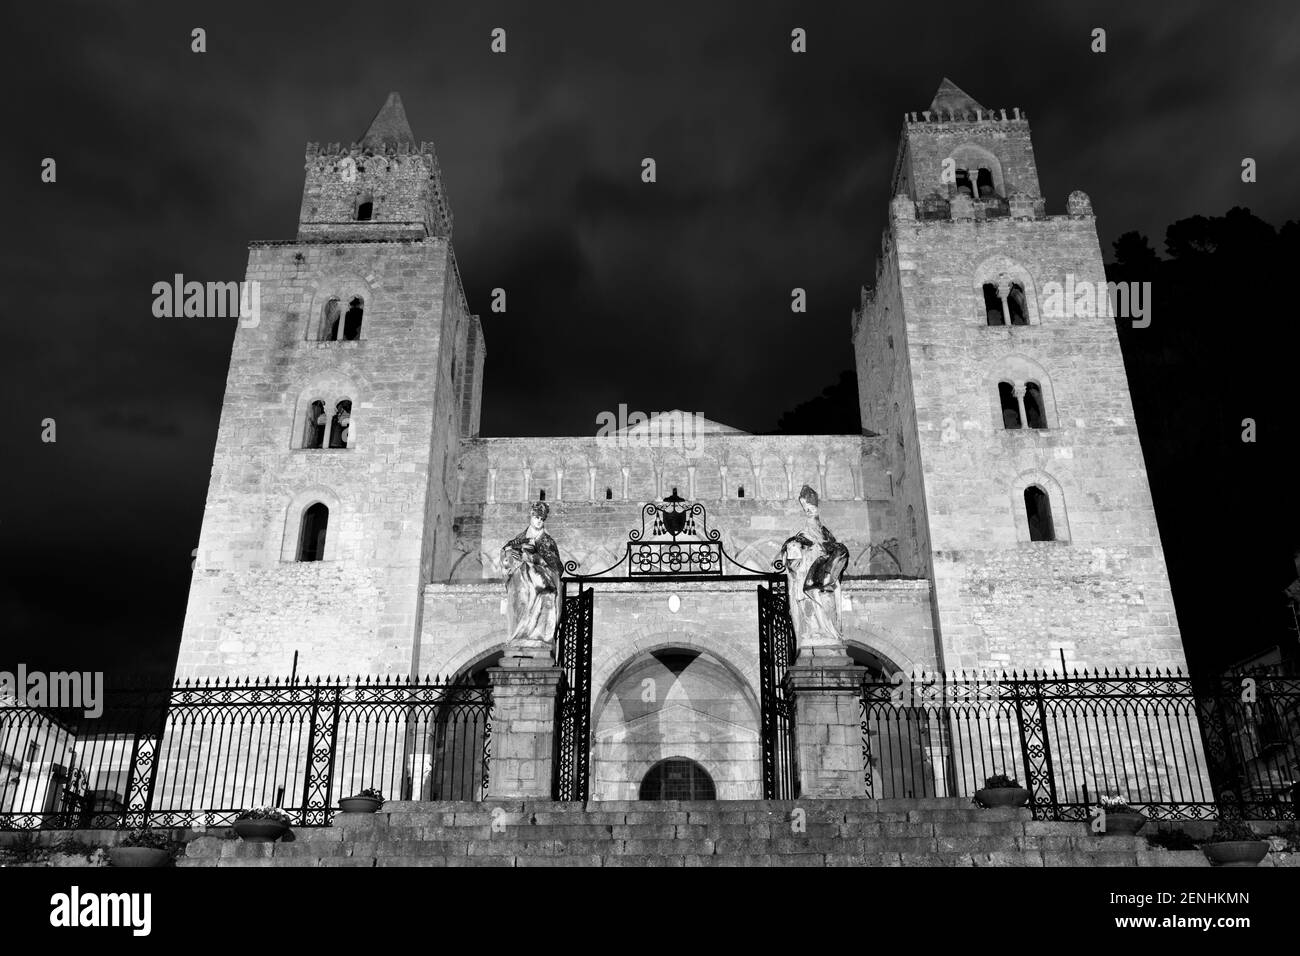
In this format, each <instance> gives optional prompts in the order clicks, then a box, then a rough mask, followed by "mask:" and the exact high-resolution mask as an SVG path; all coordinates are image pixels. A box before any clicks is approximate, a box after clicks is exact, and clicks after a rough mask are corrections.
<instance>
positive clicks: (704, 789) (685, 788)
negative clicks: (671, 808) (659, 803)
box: [640, 757, 718, 800]
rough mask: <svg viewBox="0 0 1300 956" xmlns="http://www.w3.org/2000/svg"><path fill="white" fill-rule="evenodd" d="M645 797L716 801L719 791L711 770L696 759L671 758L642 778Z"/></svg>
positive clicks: (642, 789)
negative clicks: (715, 786)
mask: <svg viewBox="0 0 1300 956" xmlns="http://www.w3.org/2000/svg"><path fill="white" fill-rule="evenodd" d="M640 798H641V799H642V800H716V799H718V795H717V791H716V790H715V789H714V787H713V778H712V777H710V776H709V772H708V771H707V770H705V769H704V768H703V767H701V766H700V765H699V764H698V763H696V762H695V761H694V760H687V759H686V758H685V757H670V758H669V759H668V760H661V761H659V762H658V763H657V764H655V765H654V766H653V767H651V768H650V770H649V772H647V773H646V775H645V778H644V779H643V780H642V781H641V794H640Z"/></svg>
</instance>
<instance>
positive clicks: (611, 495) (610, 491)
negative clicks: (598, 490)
mask: <svg viewBox="0 0 1300 956" xmlns="http://www.w3.org/2000/svg"><path fill="white" fill-rule="evenodd" d="M613 498H614V489H613V488H606V489H605V500H606V501H612V500H613Z"/></svg>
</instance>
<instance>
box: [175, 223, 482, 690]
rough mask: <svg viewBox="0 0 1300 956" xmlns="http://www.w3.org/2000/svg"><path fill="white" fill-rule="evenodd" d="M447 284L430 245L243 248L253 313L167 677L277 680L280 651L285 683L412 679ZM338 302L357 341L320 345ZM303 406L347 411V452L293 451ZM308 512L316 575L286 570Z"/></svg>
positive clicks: (437, 251) (437, 468) (442, 377)
mask: <svg viewBox="0 0 1300 956" xmlns="http://www.w3.org/2000/svg"><path fill="white" fill-rule="evenodd" d="M450 270H451V260H450V251H449V244H448V242H447V241H446V240H441V239H429V240H424V241H414V242H338V243H324V242H321V243H312V242H288V243H265V244H255V245H254V246H253V247H252V248H251V250H250V254H249V266H248V279H249V281H256V282H259V283H260V284H261V286H260V287H261V312H262V314H261V317H260V321H259V323H258V324H257V325H256V326H255V327H247V328H245V327H240V328H238V329H237V331H236V334H235V341H234V345H233V348H232V352H231V362H230V371H229V374H228V377H227V382H226V393H225V403H224V405H223V408H222V415H221V422H220V426H219V428H218V433H217V444H216V451H215V454H214V459H213V467H212V479H211V483H210V486H209V491H208V500H207V506H206V509H205V512H204V520H203V529H202V532H201V535H200V541H199V554H198V559H197V562H196V567H195V571H194V577H193V581H192V585H191V591H190V600H189V607H188V610H187V614H186V620H185V628H184V632H183V637H182V644H181V651H180V660H179V664H178V674H179V676H182V677H188V676H207V675H216V674H236V675H248V674H287V673H288V671H289V669H290V666H291V662H292V658H293V652H294V651H295V650H296V651H298V652H299V664H298V670H299V673H300V674H301V673H318V674H319V673H331V672H333V673H338V672H343V673H366V674H377V673H391V672H401V673H404V672H407V671H409V670H410V668H411V666H412V660H411V654H412V648H413V645H414V643H415V638H416V635H417V634H418V633H419V613H420V600H421V590H420V584H421V581H422V580H423V579H424V576H423V575H422V571H421V562H422V558H423V559H424V561H425V563H426V564H427V565H429V566H430V567H431V565H432V557H431V554H432V550H431V549H432V544H431V542H426V534H428V526H429V524H430V521H429V509H430V505H429V502H428V498H429V496H430V494H431V489H430V480H431V474H432V477H433V480H435V481H437V480H438V479H439V476H440V475H441V473H442V469H443V468H444V467H445V466H444V464H443V463H444V462H445V461H446V460H447V457H448V455H449V452H448V448H449V447H450V448H451V449H455V448H456V447H458V436H457V435H456V431H455V429H452V430H451V431H450V432H449V431H448V430H447V428H446V419H447V418H448V417H451V418H454V417H455V416H454V415H452V410H453V408H454V394H453V392H452V390H451V388H450V386H444V385H441V384H440V383H445V382H446V378H447V366H448V365H449V361H450V360H449V358H448V357H447V356H446V355H445V354H444V349H443V341H444V338H445V336H446V335H447V334H448V329H449V326H452V325H453V318H452V317H451V316H450V315H449V310H448V308H447V306H446V302H447V301H448V298H449V295H448V291H447V288H446V287H447V284H448V283H449V281H454V278H453V276H452V275H451V272H450ZM353 295H359V296H362V297H363V298H364V301H365V317H364V322H363V325H362V329H361V337H360V339H359V340H356V341H333V342H320V341H317V338H318V333H319V321H320V314H321V312H322V310H323V309H324V305H325V302H326V301H327V300H328V299H329V298H330V297H331V296H340V297H342V298H343V299H344V301H345V302H346V301H348V299H349V298H350V297H351V296H353ZM452 301H456V298H455V297H454V296H453V297H452ZM461 320H462V321H461V323H460V324H461V326H462V328H461V332H460V334H462V335H464V334H465V325H466V323H465V322H464V321H463V316H462V317H461ZM314 398H323V399H325V400H326V401H327V402H329V403H330V405H331V407H332V405H333V403H334V402H336V401H337V400H339V399H342V398H350V399H351V400H352V403H353V411H352V425H351V434H350V439H349V447H347V448H345V449H328V448H326V449H304V448H302V447H301V445H302V432H303V428H304V425H305V421H306V411H307V409H308V408H309V407H310V403H311V401H312V400H313V399H314ZM450 454H454V452H452V453H450ZM313 501H322V502H324V503H326V504H327V506H328V507H329V509H330V514H329V524H328V531H327V535H326V549H325V560H323V561H319V562H303V563H299V562H296V561H295V560H294V559H295V557H296V546H297V541H298V534H299V527H300V521H301V516H302V513H303V511H304V510H305V509H306V507H307V506H308V505H309V504H311V503H312V502H313ZM449 537H450V535H449V533H448V535H447V538H444V540H448V539H449Z"/></svg>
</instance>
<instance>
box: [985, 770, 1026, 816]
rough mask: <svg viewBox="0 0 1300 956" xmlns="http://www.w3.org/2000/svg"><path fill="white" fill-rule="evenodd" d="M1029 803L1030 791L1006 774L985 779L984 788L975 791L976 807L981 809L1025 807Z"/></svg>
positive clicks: (998, 774) (996, 774) (997, 774)
mask: <svg viewBox="0 0 1300 956" xmlns="http://www.w3.org/2000/svg"><path fill="white" fill-rule="evenodd" d="M1028 802H1029V791H1028V790H1026V789H1025V788H1024V787H1022V786H1020V783H1019V782H1018V781H1017V780H1016V779H1015V778H1014V777H1008V776H1007V775H1006V774H1004V773H995V774H994V775H993V776H991V777H987V778H985V780H984V786H983V787H982V788H980V789H979V790H976V791H975V805H976V806H980V807H986V808H987V807H1023V806H1024V805H1025V804H1026V803H1028Z"/></svg>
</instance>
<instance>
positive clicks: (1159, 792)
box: [862, 671, 1300, 820]
mask: <svg viewBox="0 0 1300 956" xmlns="http://www.w3.org/2000/svg"><path fill="white" fill-rule="evenodd" d="M1251 680H1252V683H1251V684H1250V685H1249V687H1247V686H1244V685H1243V683H1242V679H1241V678H1224V679H1222V680H1220V681H1216V682H1211V683H1209V684H1204V685H1197V686H1195V687H1194V686H1193V683H1192V681H1191V679H1190V678H1189V677H1187V676H1185V675H1183V674H1181V673H1175V672H1172V671H1170V672H1165V673H1158V672H1157V673H1152V672H1150V671H1147V672H1145V673H1141V674H1138V673H1129V672H1127V671H1125V672H1122V673H1121V672H1115V673H1111V672H1108V671H1102V672H1094V673H1082V674H1080V673H1074V674H1071V675H1069V676H1064V677H1063V676H1058V675H1056V674H1050V675H1049V674H1039V673H1028V674H1026V673H1010V674H1003V675H997V676H983V675H981V676H980V677H978V678H976V677H974V676H971V677H967V676H966V675H957V677H956V679H952V678H951V677H950V678H948V679H943V678H940V677H936V678H934V679H929V680H927V679H926V678H924V677H923V676H922V677H921V679H920V680H915V679H913V680H906V679H902V675H899V679H896V680H895V681H893V682H868V683H866V684H864V685H863V688H862V746H863V758H864V764H865V768H866V776H867V793H868V795H869V796H873V797H879V798H898V797H904V798H906V797H972V796H973V795H974V793H975V791H976V790H977V789H979V788H980V787H982V786H983V785H984V780H985V778H987V777H989V776H992V775H994V774H1007V775H1008V776H1011V777H1014V778H1016V779H1017V780H1018V781H1020V782H1021V783H1022V784H1023V785H1024V786H1025V787H1027V788H1028V789H1029V791H1030V794H1031V796H1030V807H1031V809H1032V810H1033V813H1034V816H1035V818H1037V819H1049V820H1085V819H1087V817H1088V811H1089V807H1090V806H1092V805H1095V804H1096V803H1097V801H1098V798H1099V797H1100V796H1102V795H1106V794H1116V795H1119V796H1121V797H1124V798H1126V799H1127V801H1128V802H1129V803H1130V804H1131V805H1133V806H1135V807H1137V808H1139V809H1141V810H1142V811H1143V812H1145V813H1146V814H1147V815H1149V816H1151V817H1153V818H1155V819H1171V820H1172V819H1208V818H1212V817H1215V816H1217V815H1218V814H1220V813H1229V812H1230V813H1233V814H1237V815H1241V816H1244V817H1248V818H1251V819H1288V818H1294V817H1295V816H1296V805H1295V799H1294V790H1293V787H1294V782H1295V779H1296V777H1297V775H1300V769H1298V768H1300V760H1298V758H1300V753H1298V749H1300V679H1297V678H1292V677H1278V676H1260V677H1258V678H1252V679H1251Z"/></svg>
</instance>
